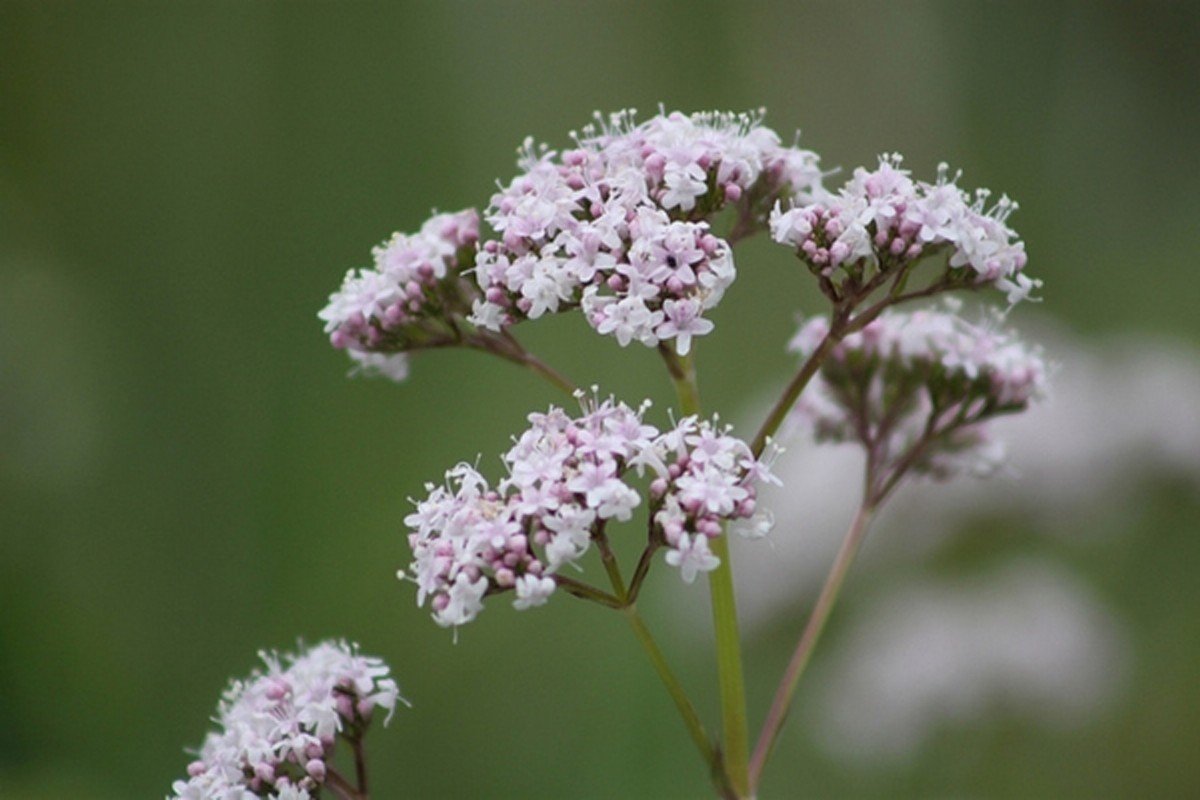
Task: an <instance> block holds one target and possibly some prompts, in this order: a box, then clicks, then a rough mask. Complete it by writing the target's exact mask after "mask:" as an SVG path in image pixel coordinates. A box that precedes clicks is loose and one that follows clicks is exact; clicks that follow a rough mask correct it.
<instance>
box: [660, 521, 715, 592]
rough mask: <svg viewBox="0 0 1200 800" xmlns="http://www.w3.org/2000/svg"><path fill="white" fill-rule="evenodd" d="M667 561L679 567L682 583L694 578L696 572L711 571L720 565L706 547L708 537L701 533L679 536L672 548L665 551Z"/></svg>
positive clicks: (691, 580) (690, 581)
mask: <svg viewBox="0 0 1200 800" xmlns="http://www.w3.org/2000/svg"><path fill="white" fill-rule="evenodd" d="M667 563H668V564H670V565H671V566H672V567H678V568H679V575H680V577H681V578H683V582H684V583H692V582H693V581H695V580H696V575H697V573H700V572H711V571H712V570H714V569H716V568H717V567H719V566H720V565H721V559H719V558H717V557H716V556H714V555H713V554H712V552H711V551H709V549H708V539H706V538H705V537H704V536H703V535H701V534H696V535H695V536H688V535H687V534H686V533H685V534H683V535H681V536H680V537H679V542H678V544H676V545H675V547H674V549H671V550H668V551H667Z"/></svg>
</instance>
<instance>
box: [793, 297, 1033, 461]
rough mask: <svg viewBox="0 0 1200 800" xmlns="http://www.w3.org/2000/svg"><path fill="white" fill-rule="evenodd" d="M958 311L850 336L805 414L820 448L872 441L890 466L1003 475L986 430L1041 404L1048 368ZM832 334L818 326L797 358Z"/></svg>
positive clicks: (823, 323)
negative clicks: (1002, 417) (1004, 416)
mask: <svg viewBox="0 0 1200 800" xmlns="http://www.w3.org/2000/svg"><path fill="white" fill-rule="evenodd" d="M957 310H958V307H957V304H946V305H945V306H944V307H943V308H942V309H929V310H921V311H914V312H911V313H899V312H889V313H885V314H883V315H882V316H880V317H879V318H878V319H876V320H874V321H873V322H871V323H870V324H868V325H867V326H866V327H865V328H863V330H862V331H859V332H857V333H854V334H851V335H849V336H847V337H846V338H845V339H844V340H843V341H841V342H840V343H839V344H838V345H836V346H835V347H834V348H833V350H832V352H831V353H830V356H829V358H828V359H827V360H826V361H825V363H824V365H823V366H822V367H821V370H820V372H819V378H818V379H817V380H816V381H815V382H814V383H813V385H811V386H810V387H809V389H808V391H806V392H805V394H804V395H803V396H801V398H800V401H799V403H798V404H797V407H796V413H797V415H798V416H799V417H800V418H801V419H802V420H803V421H805V422H806V423H807V424H808V425H809V427H811V428H812V430H813V431H814V433H815V434H816V436H817V437H818V438H820V439H825V440H833V441H859V442H862V443H863V444H864V445H865V446H867V447H868V448H869V449H871V450H872V451H873V452H875V453H876V456H877V459H878V460H879V461H880V462H881V465H884V466H891V467H895V466H897V465H898V464H901V463H903V464H904V465H905V466H904V468H905V469H912V470H914V471H916V472H918V473H924V474H927V475H930V476H932V477H936V478H948V477H950V476H953V475H956V474H960V473H972V474H987V473H989V472H991V471H994V469H995V468H996V467H997V466H998V465H999V464H1000V463H1002V460H1003V455H1004V451H1003V446H1002V445H1001V444H1000V443H999V442H997V441H995V440H994V439H993V438H992V437H991V435H990V433H989V431H988V426H987V425H986V421H987V420H988V419H990V418H992V417H995V416H997V415H999V414H1005V413H1011V412H1015V411H1021V410H1023V409H1024V408H1026V407H1027V406H1028V405H1029V403H1031V402H1033V401H1035V400H1037V399H1039V398H1040V397H1041V396H1042V395H1043V394H1044V392H1045V386H1046V373H1047V367H1046V364H1045V362H1044V360H1043V359H1042V356H1041V354H1040V353H1039V352H1038V351H1037V350H1033V349H1030V348H1028V347H1026V346H1025V345H1023V344H1022V343H1021V342H1020V341H1019V340H1018V339H1017V338H1016V337H1015V335H1013V334H1012V333H1011V332H1008V331H1004V330H1002V329H1001V328H1000V327H999V324H998V319H992V320H989V321H988V322H986V323H985V324H981V325H974V324H971V323H969V322H967V321H966V320H964V319H963V318H962V317H961V316H960V315H959V314H958V313H956V312H957ZM827 330H828V321H827V320H826V319H824V318H822V317H818V318H814V319H812V320H810V321H809V322H808V323H806V324H805V325H804V326H803V327H802V328H801V330H800V332H799V333H798V334H797V335H796V338H795V339H794V340H793V349H794V350H797V351H799V352H800V353H801V354H802V355H805V356H806V355H808V353H810V352H811V351H812V349H813V348H814V347H815V346H816V343H817V342H818V341H819V340H820V339H821V338H822V337H823V336H824V334H825V332H826V331H827Z"/></svg>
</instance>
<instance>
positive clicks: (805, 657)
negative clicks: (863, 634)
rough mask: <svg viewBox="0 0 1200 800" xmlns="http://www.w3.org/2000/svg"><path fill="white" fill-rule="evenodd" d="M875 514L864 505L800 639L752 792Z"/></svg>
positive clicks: (754, 767)
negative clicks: (797, 685)
mask: <svg viewBox="0 0 1200 800" xmlns="http://www.w3.org/2000/svg"><path fill="white" fill-rule="evenodd" d="M872 513H873V508H872V507H871V506H870V505H869V504H868V503H866V502H864V504H863V505H862V506H861V507H860V508H859V510H858V513H856V514H855V515H854V520H853V522H851V523H850V528H849V530H847V531H846V538H845V539H844V540H843V541H842V546H841V549H839V550H838V554H837V557H836V558H835V559H834V561H833V566H832V567H831V568H830V570H829V575H828V577H826V578H825V585H824V586H822V587H821V594H820V595H819V596H818V597H817V604H816V605H815V606H814V607H813V610H812V615H811V616H809V618H808V624H806V625H805V626H804V633H803V634H801V636H800V641H799V643H797V645H796V651H795V652H794V653H793V654H792V659H791V661H789V662H788V666H787V669H786V670H785V671H784V673H783V677H782V678H781V679H780V681H779V688H777V689H776V690H775V699H774V700H772V701H771V708H770V709H769V710H768V712H767V718H766V720H765V721H764V722H763V727H762V732H761V733H760V734H759V736H758V743H757V744H756V745H755V746H754V757H753V758H752V759H751V760H750V786H751V788H754V789H757V788H758V782H759V780H760V779H761V778H762V771H763V766H764V765H765V764H766V762H767V758H768V757H769V756H770V755H771V749H772V747H773V746H774V744H775V740H776V737H778V736H779V730H780V729H781V728H782V727H783V723H784V720H785V719H786V718H787V714H788V710H789V709H790V708H791V704H792V697H793V695H795V693H796V684H797V683H799V682H800V676H801V675H802V674H803V673H804V668H805V667H807V666H808V662H809V659H810V658H812V653H813V648H814V647H816V644H817V640H818V639H819V638H820V637H821V632H822V631H823V630H825V623H826V622H827V621H828V620H829V612H830V611H832V610H833V605H834V603H835V602H836V601H837V597H838V592H840V591H841V588H842V583H843V582H844V581H845V580H846V573H847V572H848V571H849V570H850V565H851V564H852V563H853V562H854V557H855V555H856V554H857V553H858V549H859V547H860V546H861V545H862V542H863V539H865V538H866V535H867V528H868V526H869V525H870V522H871V515H872Z"/></svg>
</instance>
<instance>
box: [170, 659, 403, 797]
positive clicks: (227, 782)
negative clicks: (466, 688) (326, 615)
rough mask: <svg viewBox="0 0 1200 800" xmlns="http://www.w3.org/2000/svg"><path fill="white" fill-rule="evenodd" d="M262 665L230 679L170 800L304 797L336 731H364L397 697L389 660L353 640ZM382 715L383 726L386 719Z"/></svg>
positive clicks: (318, 780) (313, 788)
mask: <svg viewBox="0 0 1200 800" xmlns="http://www.w3.org/2000/svg"><path fill="white" fill-rule="evenodd" d="M260 655H261V657H262V660H263V662H264V664H265V666H266V669H265V671H263V670H258V671H255V672H254V673H253V674H252V675H251V676H250V678H248V679H247V680H244V681H234V682H233V683H232V684H231V685H230V687H229V689H228V690H226V692H225V694H224V696H223V697H222V700H221V703H220V706H219V708H218V714H217V717H216V722H217V723H218V724H219V725H220V730H218V731H214V732H212V733H210V734H209V735H208V737H207V738H206V739H205V741H204V744H203V746H202V747H201V748H200V751H199V753H198V758H197V759H196V760H195V761H193V762H192V763H191V764H190V765H189V766H188V779H187V780H180V781H176V782H175V784H174V785H173V786H172V792H173V793H172V795H171V796H170V798H171V800H257V798H262V797H269V798H272V799H273V800H309V799H310V798H313V797H316V796H317V794H318V793H319V791H320V788H321V787H322V785H324V783H325V780H326V777H327V776H328V772H329V769H330V767H329V763H328V762H329V759H330V758H331V757H332V755H333V752H334V749H335V746H336V744H337V740H338V738H339V737H342V736H348V735H353V736H354V737H356V738H357V737H361V736H362V735H363V733H364V731H365V729H366V727H367V726H368V725H369V723H370V721H371V719H372V717H373V715H374V712H375V710H376V709H382V710H384V711H386V712H388V720H390V719H391V714H392V712H393V711H394V710H395V708H396V703H397V702H404V700H403V698H401V697H400V692H399V689H398V688H397V686H396V682H395V681H394V680H393V679H392V678H391V677H390V675H389V670H388V667H387V665H386V664H384V663H383V662H382V661H381V660H380V659H378V658H375V657H373V656H364V655H362V654H360V653H359V652H358V647H357V646H356V645H349V644H347V643H346V642H342V641H329V642H323V643H321V644H319V645H317V646H315V647H312V648H309V649H308V650H306V651H303V652H301V653H299V654H297V655H290V654H289V655H285V656H283V657H280V656H279V655H277V654H273V653H262V654H260ZM386 721H387V720H385V724H386Z"/></svg>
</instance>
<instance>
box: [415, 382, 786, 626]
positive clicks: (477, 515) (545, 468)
mask: <svg viewBox="0 0 1200 800" xmlns="http://www.w3.org/2000/svg"><path fill="white" fill-rule="evenodd" d="M581 399H582V396H581ZM648 405H649V404H648V403H645V404H643V405H642V406H641V407H640V408H638V409H633V408H630V407H629V406H627V405H625V404H623V403H616V402H614V401H613V400H612V399H608V400H605V401H603V402H600V401H597V400H595V399H588V400H585V401H584V402H583V413H582V414H581V415H580V416H579V417H577V418H572V417H570V416H569V415H568V414H567V413H566V412H565V411H563V410H562V409H560V408H554V407H551V408H550V409H549V410H548V411H547V412H546V413H544V414H541V413H538V414H531V415H530V416H529V421H530V427H529V429H528V430H526V431H525V432H524V433H523V434H521V436H520V437H518V438H517V439H516V440H515V442H514V445H513V447H512V449H511V450H509V451H508V452H507V453H506V454H505V455H504V463H505V465H506V467H507V468H508V477H507V478H505V479H504V480H502V481H501V482H500V483H499V484H498V485H497V486H496V487H495V488H491V487H490V486H489V485H488V483H487V480H486V479H485V478H484V477H483V476H482V475H481V474H480V473H479V472H478V471H477V470H476V469H475V468H474V467H472V466H470V465H468V464H459V465H458V466H456V467H455V468H453V469H451V470H450V471H449V472H447V473H446V485H445V486H434V485H429V486H427V489H428V491H429V494H428V496H427V497H426V498H425V499H424V500H421V501H420V502H418V503H417V509H416V512H415V513H413V514H411V515H410V516H408V517H407V518H406V519H405V524H406V525H408V526H409V528H410V529H411V531H412V532H411V533H410V535H409V544H410V546H411V547H412V550H413V562H412V564H411V565H410V567H409V569H408V571H407V572H406V573H402V577H405V576H407V577H410V578H412V579H413V580H414V581H415V582H416V584H417V587H418V588H417V603H418V605H424V603H425V600H426V599H427V598H432V599H431V605H432V608H433V618H434V620H435V621H437V623H438V624H440V625H443V626H452V625H461V624H464V623H466V622H470V621H471V620H473V619H474V618H475V616H476V615H477V614H478V613H479V612H480V611H481V610H482V608H483V599H484V597H485V595H488V594H493V593H499V592H503V591H507V590H510V589H511V590H513V591H514V592H515V595H516V599H515V601H514V603H513V605H514V606H515V607H516V608H518V609H526V608H531V607H534V606H539V605H542V604H543V603H545V602H546V600H547V599H548V598H549V597H550V595H551V594H553V593H554V591H555V589H556V588H557V585H558V581H556V579H555V576H556V573H557V572H558V570H559V569H560V568H561V567H562V566H563V565H564V564H570V563H574V562H576V561H577V560H578V559H579V558H581V557H582V556H583V555H584V553H586V552H587V551H588V550H589V548H590V547H591V545H592V543H593V542H594V541H597V540H601V539H602V537H604V536H605V535H606V534H605V527H606V525H607V524H608V522H609V521H610V520H614V519H615V520H618V521H626V520H629V519H630V518H631V517H632V515H633V511H634V509H635V508H637V507H638V506H639V505H640V504H641V503H642V499H643V498H642V495H641V494H640V493H639V492H638V491H637V490H636V489H635V488H633V486H631V485H630V482H629V480H630V478H631V477H632V475H631V472H636V473H638V474H641V473H642V472H644V471H645V469H646V468H649V469H650V470H651V471H652V472H653V473H654V476H655V477H654V478H653V480H652V482H651V485H650V498H651V523H652V524H651V531H650V541H651V542H655V543H656V544H664V545H665V546H666V547H667V548H668V549H669V552H668V554H667V561H668V563H670V564H672V565H673V566H677V567H679V568H680V570H681V572H682V575H683V577H684V579H685V580H687V581H689V582H690V581H691V580H693V579H694V578H695V575H696V573H697V572H698V571H707V570H711V569H714V568H715V567H716V566H717V564H718V563H719V562H718V561H717V560H716V558H715V557H714V556H713V555H712V553H711V552H710V551H709V548H708V544H707V542H708V539H709V538H711V537H714V536H718V535H720V534H721V523H722V522H723V521H727V520H750V523H751V524H750V528H751V530H752V531H757V532H762V531H764V530H765V528H766V527H768V526H769V521H768V520H767V519H766V518H765V517H764V516H763V515H761V514H757V513H756V509H755V486H754V484H755V482H756V481H759V480H762V479H764V478H767V479H769V478H770V475H769V472H768V470H767V467H766V466H765V465H764V464H763V463H762V462H760V461H758V460H756V459H755V458H754V457H753V455H752V454H751V452H750V450H749V448H748V447H747V446H746V445H745V444H744V443H743V442H741V441H740V440H738V439H736V438H734V437H732V436H730V435H729V433H728V431H727V430H718V429H717V428H716V427H715V426H714V425H713V424H712V423H711V422H705V421H699V420H697V419H696V418H695V417H687V418H685V419H683V420H682V421H680V423H679V424H678V425H676V426H675V427H674V428H672V429H671V430H669V431H667V432H665V433H660V432H659V430H658V429H657V428H655V427H654V426H652V425H648V424H646V423H645V421H644V419H643V416H644V413H645V410H646V408H647V407H648Z"/></svg>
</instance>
